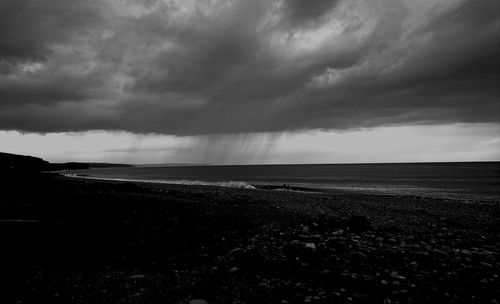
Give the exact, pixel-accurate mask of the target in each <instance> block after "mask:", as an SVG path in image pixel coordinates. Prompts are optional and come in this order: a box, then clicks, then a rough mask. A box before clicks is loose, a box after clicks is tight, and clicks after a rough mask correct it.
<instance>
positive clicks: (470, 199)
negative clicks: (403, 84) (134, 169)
mask: <svg viewBox="0 0 500 304" xmlns="http://www.w3.org/2000/svg"><path fill="white" fill-rule="evenodd" d="M58 174H60V175H62V176H65V177H68V178H77V179H78V178H79V179H88V180H101V181H108V182H113V181H114V182H130V183H139V184H160V185H163V184H164V185H185V186H207V187H223V188H236V189H238V188H240V189H251V190H274V191H285V192H305V193H348V194H349V193H353V194H365V195H382V196H395V197H418V198H422V199H438V200H448V201H455V202H460V203H467V204H492V205H498V204H500V199H498V198H497V197H482V198H474V194H453V195H452V194H451V193H448V194H444V193H433V195H424V194H418V193H401V192H398V191H388V190H378V191H376V190H367V188H354V187H352V188H349V187H309V186H307V187H306V186H297V185H293V184H283V185H281V184H279V183H278V184H251V183H248V182H245V181H223V182H207V181H192V180H141V179H130V178H108V177H95V176H89V175H85V174H72V173H65V172H59V173H58Z"/></svg>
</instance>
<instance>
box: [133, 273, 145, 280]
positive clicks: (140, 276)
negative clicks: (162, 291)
mask: <svg viewBox="0 0 500 304" xmlns="http://www.w3.org/2000/svg"><path fill="white" fill-rule="evenodd" d="M129 278H131V279H133V280H141V279H145V278H146V276H145V275H143V274H135V275H131V276H130V277H129Z"/></svg>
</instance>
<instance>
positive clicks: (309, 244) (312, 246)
mask: <svg viewBox="0 0 500 304" xmlns="http://www.w3.org/2000/svg"><path fill="white" fill-rule="evenodd" d="M304 247H305V248H307V249H311V250H316V244H314V243H306V244H305V245H304Z"/></svg>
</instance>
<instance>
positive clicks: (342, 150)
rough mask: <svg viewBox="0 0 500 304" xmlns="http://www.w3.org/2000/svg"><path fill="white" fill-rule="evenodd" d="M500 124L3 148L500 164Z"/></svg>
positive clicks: (31, 141) (57, 136)
mask: <svg viewBox="0 0 500 304" xmlns="http://www.w3.org/2000/svg"><path fill="white" fill-rule="evenodd" d="M499 134H500V124H491V123H490V124H446V125H433V126H395V127H379V128H371V129H361V130H348V131H342V132H336V131H307V132H283V133H258V134H238V135H217V136H214V135H208V136H171V135H160V134H147V135H142V134H134V133H129V132H123V131H119V132H118V131H85V132H75V133H48V134H37V133H20V132H18V131H0V152H8V153H15V154H24V155H32V156H37V157H41V158H43V159H45V160H48V161H51V162H69V161H78V162H112V163H130V164H161V163H192V164H211V165H245V164H314V163H316V164H326V163H391V162H460V161H499V160H500V135H499Z"/></svg>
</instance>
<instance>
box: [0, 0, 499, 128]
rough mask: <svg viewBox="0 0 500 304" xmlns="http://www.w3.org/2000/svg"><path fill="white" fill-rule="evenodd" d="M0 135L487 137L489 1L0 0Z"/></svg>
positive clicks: (491, 62)
mask: <svg viewBox="0 0 500 304" xmlns="http://www.w3.org/2000/svg"><path fill="white" fill-rule="evenodd" d="M0 37H1V39H0V129H3V130H19V131H26V132H64V131H86V130H96V129H101V130H124V131H129V132H133V133H162V134H172V135H198V134H226V133H247V132H280V131H297V130H307V129H336V130H345V129H352V128H368V127H376V126H388V125H414V124H444V123H456V122H465V123H476V122H478V123H490V122H493V123H497V122H499V120H500V89H499V86H498V83H500V57H499V55H498V54H500V44H499V43H498V37H500V2H499V1H495V0H435V1H432V0H418V1H415V0H371V1H366V0H365V1H362V0H351V1H347V0H316V1H300V0H280V1H267V0H266V1H264V0H252V1H248V0H232V1H230V0H220V1H219V0H213V1H194V0H192V1H191V0H170V1H169V0H142V1H131V0H120V1H111V0H109V1H106V0H89V1H78V0H53V1H36V0H24V1H18V0H3V1H2V2H1V3H0Z"/></svg>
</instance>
